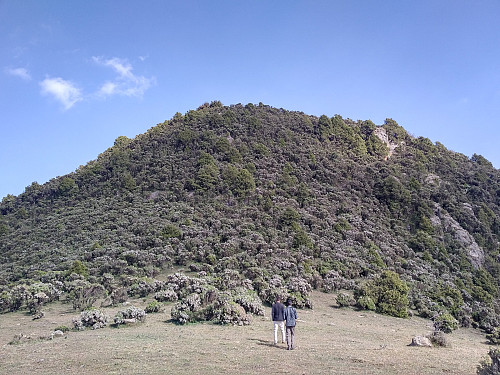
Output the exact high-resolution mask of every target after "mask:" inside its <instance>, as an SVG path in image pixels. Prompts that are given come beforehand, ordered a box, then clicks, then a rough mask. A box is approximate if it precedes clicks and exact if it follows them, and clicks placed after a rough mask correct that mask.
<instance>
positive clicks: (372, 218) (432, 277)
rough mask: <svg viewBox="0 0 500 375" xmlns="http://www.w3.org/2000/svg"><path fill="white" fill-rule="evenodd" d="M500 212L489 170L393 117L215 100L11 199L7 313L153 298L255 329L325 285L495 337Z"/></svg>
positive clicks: (1, 250)
mask: <svg viewBox="0 0 500 375" xmlns="http://www.w3.org/2000/svg"><path fill="white" fill-rule="evenodd" d="M499 217H500V173H499V171H498V170H496V169H494V168H493V167H492V165H491V163H489V162H488V161H487V160H486V159H484V157H482V156H480V155H476V154H474V155H473V157H472V158H468V157H466V156H464V155H462V154H459V153H456V152H453V151H450V150H448V149H446V147H444V146H443V145H442V144H440V143H436V144H434V143H433V142H431V141H430V140H429V139H427V138H424V137H413V136H411V135H409V134H408V133H407V132H406V131H405V130H404V128H403V127H401V126H400V125H398V124H397V123H396V122H395V121H394V120H392V119H387V120H386V121H385V123H384V124H382V125H375V124H374V123H373V122H371V121H369V120H366V121H354V120H351V119H345V118H342V117H341V116H339V115H335V116H333V117H330V116H326V115H322V116H320V117H316V116H310V115H307V114H304V113H302V112H293V111H287V110H284V109H277V108H272V107H270V106H267V105H263V104H262V103H260V104H258V105H254V104H247V105H241V104H237V105H231V106H223V105H222V103H220V102H218V101H215V102H212V103H210V104H209V103H206V104H204V105H202V106H200V107H199V108H198V109H197V110H192V111H188V112H187V113H186V114H184V115H182V114H180V113H177V114H176V115H175V116H174V117H173V118H172V119H170V120H167V121H165V122H163V123H160V124H157V125H156V126H154V127H152V128H151V129H150V130H148V131H147V132H146V133H144V134H141V135H138V136H137V137H135V138H134V139H129V138H127V137H123V136H121V137H118V138H117V139H116V141H115V143H114V145H113V146H112V147H111V148H109V149H108V150H105V151H104V152H103V153H102V154H100V155H99V156H98V158H97V159H96V160H93V161H91V162H89V163H87V164H86V165H84V166H81V167H80V168H78V169H77V170H76V171H75V172H73V173H70V174H68V175H66V176H62V177H58V178H54V179H52V180H51V181H49V182H47V183H46V184H43V185H40V184H38V183H36V182H35V183H33V184H32V185H31V186H28V187H27V188H26V190H25V192H24V193H23V194H21V195H19V196H12V195H9V196H7V197H5V198H3V200H2V202H1V204H0V310H2V311H13V310H18V309H25V308H26V309H30V311H34V312H38V311H39V310H40V309H41V308H42V305H43V304H46V303H50V302H51V301H54V300H57V299H58V298H60V296H62V295H65V296H66V297H67V298H68V299H69V300H70V301H71V302H72V303H73V307H74V308H75V309H85V308H88V307H90V306H93V305H94V304H95V303H96V301H98V300H103V299H105V300H107V301H108V302H109V303H111V304H116V303H120V302H123V301H126V300H127V299H128V298H129V297H131V296H138V297H144V296H148V295H149V296H154V297H155V298H156V300H157V301H159V302H163V301H171V302H173V303H174V304H175V305H174V307H173V309H172V311H173V313H172V318H173V319H174V320H177V321H178V322H179V323H187V322H191V321H197V320H213V321H215V322H219V323H221V324H226V323H232V324H247V323H250V316H251V315H259V314H261V313H262V311H263V309H262V304H266V303H270V302H272V301H273V300H274V298H275V297H276V296H277V295H280V296H282V298H285V297H291V298H293V299H294V302H295V304H296V305H297V306H298V307H299V308H304V307H306V308H307V307H312V303H311V301H310V298H309V297H310V293H311V291H312V290H313V289H319V290H323V291H326V292H338V291H343V292H346V293H347V294H346V295H345V296H347V297H346V298H344V299H343V300H342V301H343V302H342V303H344V304H346V305H352V304H356V305H357V306H358V307H360V308H366V309H371V310H375V311H377V312H380V313H383V314H389V315H394V316H398V317H406V316H408V313H409V311H412V312H413V313H414V314H418V315H421V316H423V317H426V318H433V319H435V320H436V322H437V325H438V326H440V327H444V328H443V329H445V330H447V331H448V330H452V329H454V328H456V327H457V326H459V325H461V326H472V327H478V328H481V329H483V330H485V331H486V332H487V333H489V334H496V330H495V327H496V326H498V325H499V323H500V316H499V315H498V312H499V311H500V308H499V299H498V298H499V295H498V285H499V284H498V283H499V280H500V263H499V256H500V254H499V251H500V247H499V242H498V236H499V234H500V220H499ZM179 269H183V270H184V271H185V272H176V271H178V270H179ZM188 271H189V272H188ZM40 293H43V295H42V294H40ZM349 296H354V297H353V298H354V299H355V300H354V301H351V299H350V298H351V297H349ZM154 308H155V307H154V306H152V307H151V309H154Z"/></svg>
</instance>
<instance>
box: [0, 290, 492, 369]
mask: <svg viewBox="0 0 500 375" xmlns="http://www.w3.org/2000/svg"><path fill="white" fill-rule="evenodd" d="M312 300H313V302H314V306H315V308H314V310H298V314H299V319H300V321H299V322H298V326H297V329H296V341H297V349H296V350H293V351H288V350H286V345H284V344H280V345H278V346H274V345H273V343H272V341H273V326H272V322H271V321H270V320H269V318H268V317H269V314H270V309H269V308H266V316H267V318H263V317H255V318H254V320H253V322H252V325H250V326H242V327H233V326H217V325H213V324H208V323H207V324H190V325H186V326H179V325H175V324H173V323H171V322H169V321H168V320H169V318H170V314H169V311H168V310H169V308H168V307H167V309H166V310H167V311H165V312H164V313H159V314H149V315H148V317H147V320H146V322H145V323H142V324H138V325H134V326H128V327H121V328H111V327H107V328H104V329H99V330H95V331H92V330H87V331H82V332H68V333H67V334H66V335H65V337H61V338H54V339H53V340H45V339H40V338H39V337H40V336H44V337H47V336H49V335H50V333H51V332H52V331H53V330H54V329H55V328H56V327H58V326H62V325H65V326H68V327H71V326H72V324H71V320H72V318H73V317H76V316H78V313H75V312H74V311H73V310H72V309H71V306H70V305H67V304H60V303H58V304H52V305H49V306H47V307H46V308H45V309H44V310H45V317H44V318H42V319H40V320H32V319H31V317H30V316H29V315H25V314H24V313H19V312H17V313H9V314H3V315H0V346H1V350H0V373H5V374H12V375H14V374H26V373H36V374H63V373H64V374H165V373H169V374H189V375H195V374H214V375H215V374H221V373H227V374H230V373H238V374H266V375H267V374H269V373H277V374H280V373H283V374H285V373H290V374H344V375H350V374H352V375H354V374H356V375H359V374H375V375H376V374H384V375H388V374H409V375H412V374H415V375H420V374H421V375H425V374H429V375H430V374H433V375H434V374H457V375H459V374H474V373H475V371H476V367H477V365H478V364H479V361H480V360H481V359H482V358H483V357H485V356H487V353H488V350H489V346H488V345H487V344H486V340H485V338H484V335H481V334H480V332H478V331H475V330H471V329H460V330H457V331H455V332H454V333H452V334H450V335H447V339H448V341H449V343H450V345H451V346H450V347H447V348H443V347H439V348H438V347H436V348H418V347H410V346H408V344H409V343H410V342H411V339H412V337H413V336H416V335H425V334H427V333H429V332H430V331H431V328H432V327H431V324H430V322H429V321H428V320H424V319H420V318H411V319H399V318H392V317H388V316H382V315H377V314H374V313H371V312H360V311H354V310H350V309H338V308H335V307H334V306H332V305H333V301H334V300H335V299H334V296H333V295H332V294H323V293H314V294H313V296H312ZM147 302H149V301H147ZM134 305H135V306H142V307H144V306H145V305H146V301H142V300H140V301H135V302H134ZM117 310H119V308H114V309H109V310H106V311H108V315H109V316H110V318H111V320H112V317H113V316H114V314H115V313H116V311H117ZM20 333H22V334H24V335H26V336H29V337H31V339H27V340H25V341H23V342H21V343H20V344H17V345H9V344H8V343H9V342H10V341H11V340H12V339H13V337H14V335H17V334H20Z"/></svg>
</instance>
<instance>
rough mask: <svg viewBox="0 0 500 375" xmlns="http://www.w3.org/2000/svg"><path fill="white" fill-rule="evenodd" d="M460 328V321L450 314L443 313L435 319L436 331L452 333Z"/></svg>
mask: <svg viewBox="0 0 500 375" xmlns="http://www.w3.org/2000/svg"><path fill="white" fill-rule="evenodd" d="M457 328H458V321H457V320H456V319H455V318H454V317H453V316H452V315H451V314H449V313H443V314H440V315H438V316H437V317H436V318H434V329H435V330H436V331H442V332H444V333H451V332H453V331H454V330H455V329H457Z"/></svg>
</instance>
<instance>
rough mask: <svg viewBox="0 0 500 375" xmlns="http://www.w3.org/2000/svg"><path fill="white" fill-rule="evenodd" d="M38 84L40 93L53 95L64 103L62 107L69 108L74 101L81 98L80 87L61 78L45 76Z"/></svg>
mask: <svg viewBox="0 0 500 375" xmlns="http://www.w3.org/2000/svg"><path fill="white" fill-rule="evenodd" d="M40 86H41V88H42V94H44V95H52V96H53V97H55V98H56V99H57V100H59V101H60V102H61V103H62V104H63V105H64V109H70V108H71V107H72V106H73V105H74V104H75V103H76V102H79V101H81V100H82V93H81V91H80V89H78V88H77V87H76V86H75V85H74V84H73V83H71V82H70V81H66V80H64V79H62V78H59V77H58V78H45V79H44V80H43V81H42V82H40Z"/></svg>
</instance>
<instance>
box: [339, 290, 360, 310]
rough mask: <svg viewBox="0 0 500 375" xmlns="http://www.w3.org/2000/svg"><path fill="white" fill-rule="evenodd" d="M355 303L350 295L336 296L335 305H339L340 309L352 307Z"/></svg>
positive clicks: (341, 294)
mask: <svg viewBox="0 0 500 375" xmlns="http://www.w3.org/2000/svg"><path fill="white" fill-rule="evenodd" d="M355 303H356V301H355V300H354V298H353V296H351V295H350V294H347V293H339V294H337V305H339V306H340V307H349V306H354V304H355Z"/></svg>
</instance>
